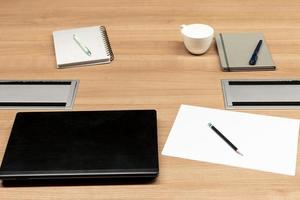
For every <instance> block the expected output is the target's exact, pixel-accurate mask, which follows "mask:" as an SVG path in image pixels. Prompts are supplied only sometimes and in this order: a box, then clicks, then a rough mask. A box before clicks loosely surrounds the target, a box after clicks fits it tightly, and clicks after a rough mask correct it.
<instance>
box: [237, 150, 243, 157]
mask: <svg viewBox="0 0 300 200" xmlns="http://www.w3.org/2000/svg"><path fill="white" fill-rule="evenodd" d="M236 152H237V153H238V154H239V155H241V156H244V155H243V154H242V153H241V152H239V150H236Z"/></svg>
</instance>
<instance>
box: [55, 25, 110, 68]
mask: <svg viewBox="0 0 300 200" xmlns="http://www.w3.org/2000/svg"><path fill="white" fill-rule="evenodd" d="M53 40H54V49H55V56H56V63H57V68H65V67H72V66H82V65H93V64H105V63H110V62H111V61H112V60H113V59H114V54H113V51H112V49H111V46H110V42H109V39H108V35H107V31H106V28H105V27H104V26H90V27H82V28H75V29H67V30H60V31H54V32H53Z"/></svg>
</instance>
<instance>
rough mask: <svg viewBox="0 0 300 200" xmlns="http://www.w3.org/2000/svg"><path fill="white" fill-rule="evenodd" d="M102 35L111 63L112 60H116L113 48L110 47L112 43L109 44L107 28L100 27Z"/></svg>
mask: <svg viewBox="0 0 300 200" xmlns="http://www.w3.org/2000/svg"><path fill="white" fill-rule="evenodd" d="M100 33H101V36H102V37H103V39H104V45H105V49H106V54H107V56H110V61H112V60H114V53H113V51H112V48H111V46H110V42H109V39H108V36H107V32H106V28H105V27H104V26H100Z"/></svg>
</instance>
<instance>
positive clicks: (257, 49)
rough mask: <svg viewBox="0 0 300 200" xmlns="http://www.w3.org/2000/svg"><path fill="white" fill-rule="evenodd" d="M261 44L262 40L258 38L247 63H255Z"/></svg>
mask: <svg viewBox="0 0 300 200" xmlns="http://www.w3.org/2000/svg"><path fill="white" fill-rule="evenodd" d="M261 44H262V40H259V42H258V43H257V45H256V47H255V49H254V51H253V54H252V56H251V58H250V60H249V65H255V64H256V61H257V57H258V56H257V54H258V52H259V50H260V47H261Z"/></svg>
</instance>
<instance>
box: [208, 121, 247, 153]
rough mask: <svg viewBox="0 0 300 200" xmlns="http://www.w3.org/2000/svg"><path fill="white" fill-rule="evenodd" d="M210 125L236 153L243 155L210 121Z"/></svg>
mask: <svg viewBox="0 0 300 200" xmlns="http://www.w3.org/2000/svg"><path fill="white" fill-rule="evenodd" d="M208 126H209V127H210V128H211V129H212V130H213V131H214V132H215V133H216V134H218V136H220V137H221V138H222V139H223V140H224V141H225V142H226V143H227V144H228V145H229V146H230V147H231V148H232V149H233V150H234V151H235V152H236V153H238V154H239V155H241V156H243V154H242V153H241V152H239V150H238V148H237V147H236V146H234V145H233V144H232V143H231V142H230V141H229V140H228V139H227V138H226V137H225V136H224V135H223V134H222V133H221V132H220V131H219V130H218V129H217V128H216V127H214V126H213V125H212V124H211V123H208Z"/></svg>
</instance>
